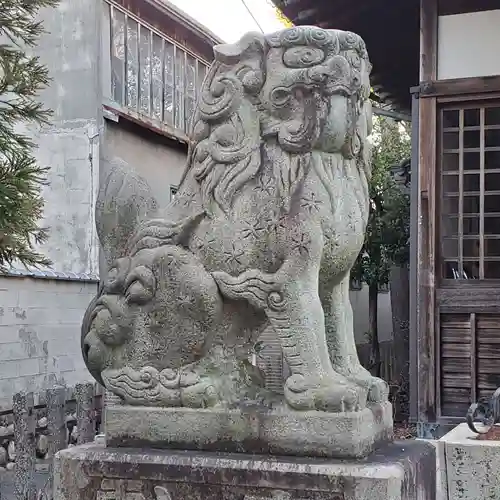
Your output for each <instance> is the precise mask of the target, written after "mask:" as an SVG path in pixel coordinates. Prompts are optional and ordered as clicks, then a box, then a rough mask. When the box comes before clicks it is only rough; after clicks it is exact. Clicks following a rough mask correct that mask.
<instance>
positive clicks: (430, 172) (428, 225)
mask: <svg viewBox="0 0 500 500" xmlns="http://www.w3.org/2000/svg"><path fill="white" fill-rule="evenodd" d="M437 29H438V14H437V2H436V1H435V0H420V80H421V81H422V80H436V75H437ZM436 134H437V102H436V99H435V98H433V99H425V100H421V102H420V106H419V140H418V142H419V148H418V149H419V161H418V167H417V169H418V170H417V171H418V177H419V191H420V193H419V197H418V206H417V213H418V221H419V224H418V234H417V254H418V259H417V296H418V297H417V304H418V310H417V332H416V334H417V359H418V361H417V372H418V375H417V377H418V403H417V406H418V412H417V414H418V421H419V422H433V421H435V420H436V416H437V408H436V402H437V398H436V345H435V343H436V331H435V330H436V323H437V322H436V317H437V316H436V315H437V314H439V312H438V310H437V309H436V307H435V283H436V222H437V221H436V194H437V193H436V187H435V186H436V172H437V169H436V158H437V154H436V153H437V145H436Z"/></svg>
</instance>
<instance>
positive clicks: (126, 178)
mask: <svg viewBox="0 0 500 500" xmlns="http://www.w3.org/2000/svg"><path fill="white" fill-rule="evenodd" d="M157 209H158V203H157V201H156V199H155V198H154V196H153V194H152V192H151V188H150V186H149V185H148V183H147V182H146V181H145V180H144V179H143V178H142V177H141V176H140V175H138V174H137V173H136V172H135V171H134V170H133V169H132V168H131V167H130V166H129V165H127V164H126V163H125V162H123V161H119V160H114V161H111V162H110V163H109V173H108V175H107V176H106V179H105V180H104V182H103V183H102V184H101V187H100V189H99V194H98V197H97V202H96V216H95V217H96V227H97V234H98V236H99V241H100V242H101V245H102V249H103V251H104V255H105V257H106V262H107V263H108V265H110V264H111V263H112V262H114V261H115V260H116V259H117V258H119V257H123V256H124V254H125V249H126V245H127V242H128V240H129V238H130V237H131V236H132V235H133V233H134V232H135V230H136V229H137V226H138V224H139V223H140V222H141V221H142V220H144V219H145V218H146V217H147V216H148V215H149V216H150V215H151V214H153V213H154V212H155V211H156V210H157Z"/></svg>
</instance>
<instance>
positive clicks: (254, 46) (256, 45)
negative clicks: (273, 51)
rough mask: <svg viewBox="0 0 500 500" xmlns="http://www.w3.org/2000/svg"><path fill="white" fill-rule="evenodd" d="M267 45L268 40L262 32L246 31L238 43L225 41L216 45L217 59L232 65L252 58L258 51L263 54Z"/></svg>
mask: <svg viewBox="0 0 500 500" xmlns="http://www.w3.org/2000/svg"><path fill="white" fill-rule="evenodd" d="M265 46H266V40H265V38H264V35H262V34H261V33H246V34H245V35H243V37H242V38H241V39H240V40H239V41H238V42H236V43H224V44H220V45H215V46H214V56H215V60H216V61H218V62H221V63H223V64H226V65H228V66H232V65H234V64H237V63H239V62H241V61H242V60H245V59H249V58H252V55H253V54H255V53H256V52H257V53H259V54H261V53H262V52H263V51H264V49H265Z"/></svg>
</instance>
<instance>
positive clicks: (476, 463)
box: [438, 424, 500, 500]
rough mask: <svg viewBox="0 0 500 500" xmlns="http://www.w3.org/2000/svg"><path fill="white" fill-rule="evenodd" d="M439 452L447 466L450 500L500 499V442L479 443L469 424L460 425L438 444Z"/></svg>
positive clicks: (447, 485) (480, 441)
mask: <svg viewBox="0 0 500 500" xmlns="http://www.w3.org/2000/svg"><path fill="white" fill-rule="evenodd" d="M476 426H477V427H478V428H480V427H481V425H480V424H476ZM438 449H439V450H438V451H439V452H440V454H441V455H442V457H443V458H444V460H443V459H442V461H443V463H444V464H446V487H447V490H448V496H447V498H449V499H450V500H455V499H462V500H483V499H484V500H486V499H488V500H489V499H492V498H500V475H499V474H498V471H499V470H500V441H483V440H478V439H477V434H474V433H473V432H472V431H471V430H470V429H469V427H468V425H467V424H460V425H458V426H457V427H455V428H454V429H453V430H452V431H450V432H448V434H445V435H444V436H443V437H442V438H441V439H440V440H439V441H438Z"/></svg>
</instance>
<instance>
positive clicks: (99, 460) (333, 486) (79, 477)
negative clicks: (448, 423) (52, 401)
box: [54, 441, 436, 500]
mask: <svg viewBox="0 0 500 500" xmlns="http://www.w3.org/2000/svg"><path fill="white" fill-rule="evenodd" d="M435 464H436V462H435V451H434V448H433V446H432V445H429V444H427V443H423V442H417V441H415V442H401V443H396V444H391V445H386V447H385V448H384V449H383V450H381V451H380V453H377V454H373V455H371V456H370V457H368V458H366V459H364V460H361V461H358V462H356V461H354V462H352V463H348V462H344V461H336V460H331V459H330V460H324V459H307V458H300V459H298V458H282V457H281V458H279V457H269V456H259V455H244V454H236V455H231V454H216V453H209V452H189V451H187V452H181V451H178V452H175V451H169V452H167V451H161V450H144V449H142V450H133V449H113V448H104V447H103V446H98V445H96V444H87V445H82V446H78V447H75V448H72V449H69V450H63V451H61V452H59V453H58V455H57V457H56V462H55V478H54V485H55V489H54V500H94V499H95V498H96V497H97V498H100V499H111V498H120V499H122V500H243V499H245V500H257V499H259V500H261V499H262V500H271V499H276V500H278V499H279V500H285V499H286V500H306V499H307V500H435Z"/></svg>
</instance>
